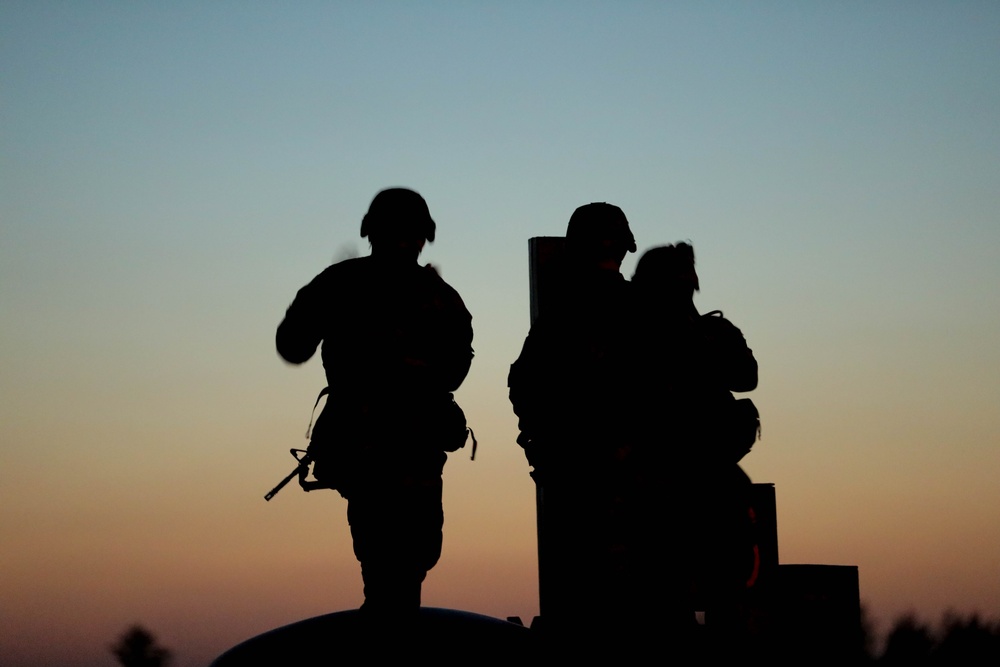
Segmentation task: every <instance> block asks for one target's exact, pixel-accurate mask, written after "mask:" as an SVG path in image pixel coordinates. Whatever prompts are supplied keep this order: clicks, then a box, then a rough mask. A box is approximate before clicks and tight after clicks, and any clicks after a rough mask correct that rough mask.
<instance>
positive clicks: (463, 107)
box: [0, 0, 1000, 667]
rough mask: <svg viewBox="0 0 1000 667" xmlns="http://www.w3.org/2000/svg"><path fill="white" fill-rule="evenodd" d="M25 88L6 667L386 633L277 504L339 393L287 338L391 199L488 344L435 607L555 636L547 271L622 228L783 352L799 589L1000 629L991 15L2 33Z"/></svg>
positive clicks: (315, 538)
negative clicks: (534, 332)
mask: <svg viewBox="0 0 1000 667" xmlns="http://www.w3.org/2000/svg"><path fill="white" fill-rule="evenodd" d="M0 63H2V67H0V119H2V121H0V322H2V329H0V662H2V663H3V664H4V665H10V666H11V667H20V666H25V667H34V666H35V665H50V664H61V665H67V666H74V665H88V666H89V665H111V664H114V659H113V656H112V655H111V653H110V652H109V650H108V646H109V645H110V644H112V643H113V642H114V641H115V639H116V637H118V636H119V635H120V634H121V633H122V632H124V631H125V629H127V627H128V626H129V625H131V624H133V623H140V624H142V625H144V626H145V627H147V628H148V629H149V630H150V631H152V632H153V634H155V635H156V636H157V637H158V638H159V640H160V642H161V643H162V644H164V645H165V646H167V647H168V648H170V649H172V650H173V651H174V653H175V655H176V659H175V662H174V664H175V665H177V666H178V667H187V666H189V665H200V664H205V663H207V662H209V661H210V660H211V659H212V658H213V657H214V656H216V655H218V654H219V653H220V652H222V651H223V650H225V649H226V648H228V647H230V646H232V645H233V644H235V643H237V642H239V641H242V640H243V639H246V638H248V637H250V636H253V635H255V634H258V633H260V632H263V631H265V630H268V629H270V628H274V627H277V626H280V625H284V624H287V623H290V622H293V621H296V620H300V619H303V618H307V617H310V616H315V615H318V614H323V613H328V612H331V611H337V610H340V609H347V608H352V607H356V606H358V605H359V604H360V603H361V601H362V593H361V579H360V572H359V567H358V565H357V563H356V561H355V559H354V557H353V553H352V551H351V546H350V535H349V532H348V527H347V522H346V518H345V513H346V502H345V501H344V500H343V499H342V498H340V497H339V496H338V495H337V494H336V493H334V492H327V493H319V492H317V493H311V494H304V493H302V492H301V491H299V490H298V489H297V488H295V487H294V486H293V487H288V488H287V489H286V490H285V491H283V492H282V493H281V494H279V495H278V496H277V497H276V498H275V499H274V500H272V501H271V502H270V503H265V502H264V500H263V494H264V493H265V492H266V491H267V490H268V489H270V488H271V487H272V486H273V485H274V484H275V483H276V482H277V481H278V480H279V479H280V478H281V477H282V476H284V475H285V474H286V473H287V472H289V471H290V470H291V468H292V467H293V464H294V461H292V459H291V457H290V456H288V454H287V450H288V449H289V448H291V447H302V446H304V445H305V444H306V441H305V439H304V437H303V436H304V432H305V429H306V426H307V424H308V421H309V410H310V408H311V406H312V404H313V400H314V398H315V395H316V393H317V392H318V391H319V389H321V388H322V386H323V384H324V379H323V371H322V367H321V364H320V362H319V360H318V359H315V360H313V361H312V362H310V363H309V364H307V365H305V366H303V367H291V366H288V365H286V364H284V363H283V362H282V361H281V360H280V359H279V358H278V356H277V354H276V353H275V350H274V343H273V336H274V330H275V327H276V326H277V324H278V322H279V321H280V320H281V318H282V316H283V314H284V309H285V308H286V307H287V306H288V304H289V303H290V301H291V299H292V297H293V296H294V294H295V292H296V290H297V289H298V288H299V287H301V286H302V285H303V284H305V283H306V282H308V281H309V280H310V279H311V278H312V277H313V276H314V275H315V274H317V273H319V272H320V271H321V270H322V269H323V268H325V267H326V266H327V265H328V264H330V263H331V262H333V261H337V260H339V259H343V258H345V257H349V256H355V255H359V254H360V255H363V254H366V253H367V252H368V248H367V243H366V242H365V241H364V240H363V239H361V238H360V237H359V235H358V230H359V226H360V221H361V217H362V216H363V214H364V212H365V211H366V209H367V206H368V204H369V202H370V201H371V198H372V197H373V196H374V195H375V193H376V192H378V191H379V190H381V189H383V188H385V187H389V186H397V185H400V186H407V187H411V188H413V189H416V190H417V191H419V192H420V193H421V194H423V195H424V197H425V198H426V200H427V202H428V204H429V206H430V210H431V213H432V215H433V216H434V218H435V220H436V221H437V224H438V234H437V239H436V241H435V243H434V244H433V245H429V246H428V247H427V248H426V249H425V251H424V253H423V255H422V260H423V261H427V262H430V263H432V264H434V265H435V266H436V267H438V269H439V270H440V272H441V274H442V276H443V277H444V278H445V279H446V280H447V281H448V282H449V283H450V284H451V285H452V286H454V287H455V288H456V289H457V290H458V291H459V292H460V293H461V294H462V296H463V298H464V299H465V301H466V304H467V306H468V308H469V310H470V311H471V312H472V314H473V318H474V320H473V324H474V328H475V341H474V347H475V349H476V358H475V360H474V362H473V367H472V371H471V372H470V374H469V377H468V379H467V380H466V382H465V384H464V385H463V387H462V388H461V389H460V390H459V392H458V393H457V399H458V401H459V402H460V403H461V405H462V406H463V407H464V409H465V411H466V414H467V415H468V418H469V421H470V425H471V426H473V428H474V429H475V432H476V435H477V437H478V439H479V453H478V455H477V457H476V460H475V461H470V460H469V458H468V455H467V452H466V451H462V452H458V453H456V454H454V455H452V456H451V458H450V460H449V462H448V464H447V466H446V468H445V476H444V481H445V484H444V488H445V491H444V502H445V517H446V519H445V545H444V553H443V556H442V558H441V561H440V563H439V564H438V566H437V567H436V568H435V569H434V570H432V571H431V573H430V574H429V576H428V579H427V581H426V582H425V585H424V595H423V601H424V604H425V605H428V606H439V607H451V608H457V609H465V610H469V611H474V612H479V613H483V614H489V615H493V616H498V617H506V616H509V615H517V616H521V617H522V618H523V619H525V620H526V621H527V620H529V619H530V618H531V617H532V616H533V615H534V614H537V612H538V602H537V573H536V552H535V524H534V489H533V486H532V482H531V480H530V478H529V477H528V466H527V463H526V462H525V461H524V458H523V455H522V453H521V451H520V449H519V448H518V447H517V445H516V444H515V442H514V438H515V436H516V421H515V418H514V416H513V414H512V412H511V410H510V405H509V402H508V400H507V393H506V374H507V370H508V368H509V365H510V363H511V362H512V361H513V360H514V359H515V358H516V357H517V355H518V352H519V350H520V346H521V344H522V342H523V340H524V336H525V335H526V333H527V330H528V274H527V259H528V256H527V245H528V244H527V241H528V239H529V238H530V237H532V236H557V235H561V234H563V233H564V231H565V225H566V222H567V220H568V219H569V216H570V214H571V213H572V211H573V210H574V209H575V208H576V207H577V206H579V205H581V204H584V203H588V202H591V201H607V202H611V203H614V204H617V205H618V206H620V207H622V209H623V210H624V211H625V213H626V215H627V216H628V218H629V220H630V222H631V226H632V230H633V232H634V234H635V237H636V239H637V242H638V245H639V247H640V251H641V249H643V248H647V247H650V246H654V245H658V244H663V243H670V242H675V241H678V240H689V241H690V242H691V243H692V244H693V245H694V247H695V252H696V254H697V261H698V272H699V275H700V278H701V286H702V289H701V293H700V294H699V295H698V297H697V300H696V301H697V305H698V306H699V308H701V309H702V310H703V311H707V310H713V309H722V310H723V311H724V312H725V313H726V316H727V317H728V318H729V319H731V320H732V321H733V322H734V323H736V324H737V325H738V326H739V327H740V328H741V329H742V330H743V332H744V334H745V335H746V338H747V341H748V343H749V344H750V346H751V347H752V348H753V350H754V353H755V355H756V357H757V359H758V362H759V364H760V386H759V388H758V389H757V390H756V391H755V392H753V393H752V394H751V395H750V396H751V397H752V398H753V399H754V401H755V403H756V404H757V406H758V408H759V409H760V411H761V418H762V423H763V439H762V441H761V442H760V443H758V445H757V446H756V447H755V449H754V451H753V452H752V453H751V454H750V455H749V456H748V457H747V458H746V459H744V462H743V465H744V468H745V470H746V471H747V473H748V474H749V475H750V476H751V477H752V478H753V479H754V481H757V482H772V483H774V484H775V488H776V490H777V511H778V517H777V518H778V531H779V549H780V557H781V561H782V562H784V563H821V564H844V565H857V566H858V567H859V573H860V581H861V596H862V600H863V602H864V604H865V605H866V607H867V609H868V611H869V612H870V614H871V615H872V617H873V618H874V619H875V620H876V621H877V622H878V623H879V626H878V627H879V628H880V629H882V630H883V631H884V630H885V629H887V627H888V626H889V625H890V624H891V621H892V620H893V619H894V618H895V617H896V616H898V615H899V614H901V613H904V612H907V611H914V612H916V613H917V614H918V615H920V616H922V617H923V618H925V619H927V620H936V619H937V618H939V617H940V615H941V614H942V613H943V612H944V611H945V610H947V609H954V610H956V611H959V612H962V613H969V612H973V611H978V612H979V613H981V614H983V615H985V616H987V617H989V618H997V617H998V616H1000V568H998V567H997V564H998V563H1000V509H998V508H1000V485H998V484H997V483H996V482H995V477H996V471H997V470H998V469H1000V448H998V446H997V445H998V439H1000V436H998V435H997V434H998V433H1000V417H998V414H1000V411H998V410H997V409H996V405H997V403H998V399H1000V379H998V378H1000V374H998V373H997V369H998V368H1000V351H998V345H997V341H998V340H1000V309H998V308H997V306H998V305H1000V304H998V298H997V296H998V289H997V286H998V284H1000V262H998V261H997V257H998V255H1000V219H998V216H1000V5H998V4H997V3H994V2H971V1H962V0H959V1H956V2H924V1H920V0H915V1H912V2H892V1H886V2H877V3H872V2H859V1H857V2H855V1H847V2H837V3H799V2H781V1H778V0H775V1H769V2H761V3H741V2H716V3H695V2H671V3H660V2H625V3H602V2H568V1H567V2H558V1H555V0H549V1H546V2H518V1H512V2H503V3H500V2H479V3H469V2H426V3H409V2H393V1H388V2H383V3H361V2H308V1H303V2H297V3H291V4H290V6H289V5H286V4H283V3H278V2H263V1H253V0H251V1H249V2H234V1H228V2H227V1H220V2H215V3H200V2H191V1H187V0H178V1H177V2H172V3H153V2H135V3H122V2H104V1H101V0H96V1H94V2H87V3H82V2H79V3H69V2H51V1H46V0H40V1H35V2H22V1H18V0H4V2H2V3H0ZM635 259H636V257H635V256H634V255H632V256H629V258H627V259H626V264H625V266H624V272H625V274H626V275H630V274H631V271H632V268H633V267H634V263H635Z"/></svg>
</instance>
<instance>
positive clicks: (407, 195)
mask: <svg viewBox="0 0 1000 667" xmlns="http://www.w3.org/2000/svg"><path fill="white" fill-rule="evenodd" d="M434 229H435V225H434V219H433V218H431V213H430V210H428V208H427V202H426V201H424V198H423V197H421V196H420V195H419V194H417V193H416V192H414V191H413V190H410V189H408V188H388V189H386V190H382V191H381V192H379V193H378V194H377V195H375V198H374V199H372V203H371V205H370V206H369V207H368V213H366V214H365V217H364V219H362V221H361V237H362V238H365V237H369V240H371V237H380V238H386V237H390V238H398V237H408V238H414V237H417V236H419V237H420V238H421V239H426V240H427V241H429V242H431V243H433V242H434Z"/></svg>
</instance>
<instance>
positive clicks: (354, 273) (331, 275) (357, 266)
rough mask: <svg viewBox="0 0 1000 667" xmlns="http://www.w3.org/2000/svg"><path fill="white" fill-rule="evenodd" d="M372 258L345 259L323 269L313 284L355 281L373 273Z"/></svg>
mask: <svg viewBox="0 0 1000 667" xmlns="http://www.w3.org/2000/svg"><path fill="white" fill-rule="evenodd" d="M370 259H371V258H370V257H353V258H351V259H345V260H342V261H339V262H336V263H335V264H331V265H330V266H328V267H326V268H325V269H323V271H322V272H321V273H320V274H319V275H318V276H316V278H315V279H314V281H313V282H320V283H330V282H338V281H346V280H355V279H357V278H360V277H362V276H364V275H367V274H368V273H370V272H371V270H372V266H371V261H370Z"/></svg>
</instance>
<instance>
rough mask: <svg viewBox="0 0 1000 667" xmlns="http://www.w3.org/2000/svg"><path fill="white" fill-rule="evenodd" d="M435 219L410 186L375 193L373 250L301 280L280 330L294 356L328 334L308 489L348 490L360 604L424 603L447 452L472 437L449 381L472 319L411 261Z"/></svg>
mask: <svg viewBox="0 0 1000 667" xmlns="http://www.w3.org/2000/svg"><path fill="white" fill-rule="evenodd" d="M435 227H436V226H435V223H434V220H433V219H432V218H431V216H430V212H429V211H428V208H427V204H426V203H425V202H424V200H423V198H422V197H421V196H420V195H419V194H417V193H416V192H414V191H412V190H407V189H404V188H390V189H388V190H383V191H382V192H380V193H378V195H376V197H375V198H374V199H373V200H372V203H371V206H370V207H369V210H368V213H367V214H366V215H365V217H364V220H363V221H362V223H361V236H362V237H368V239H369V241H370V242H371V247H372V254H371V256H369V257H361V258H355V259H348V260H345V261H342V262H338V263H337V264H334V265H333V266H330V267H329V268H327V269H326V270H325V271H323V272H322V273H320V274H319V275H318V276H316V278H315V279H313V280H312V282H310V283H309V284H308V285H306V286H305V287H303V288H302V289H301V290H299V293H298V294H297V295H296V297H295V300H294V301H293V302H292V305H291V306H290V307H289V308H288V312H287V313H286V314H285V319H284V321H282V323H281V325H280V326H279V327H278V332H277V337H276V343H277V348H278V353H279V354H280V355H281V356H282V357H283V358H284V359H285V360H286V361H288V362H289V363H293V364H301V363H304V362H306V361H307V360H309V359H310V358H311V357H312V356H313V354H314V353H315V351H316V349H317V347H318V346H319V345H320V344H321V343H322V357H323V367H324V369H325V370H326V377H327V383H328V386H327V388H326V389H325V390H324V392H323V394H326V395H327V402H326V405H325V407H324V409H323V411H322V413H321V414H320V416H319V418H318V419H317V420H316V425H315V428H313V430H312V440H311V442H310V444H309V449H308V456H309V458H310V459H311V461H313V462H314V465H313V469H312V474H313V476H314V477H315V478H316V482H315V483H312V484H304V488H306V489H307V490H308V489H310V488H317V487H326V488H333V489H336V490H338V491H339V492H340V493H341V495H343V496H344V497H345V498H347V501H348V505H347V518H348V521H349V522H350V525H351V535H352V537H353V539H354V553H355V555H356V556H357V559H358V561H360V563H361V574H362V578H363V579H364V592H365V602H364V605H363V606H362V609H364V610H365V612H366V613H369V614H375V615H380V616H386V617H395V616H399V615H403V616H405V615H410V614H415V613H416V611H417V609H418V608H419V607H420V590H421V584H422V582H423V580H424V578H425V576H426V575H427V571H428V570H430V569H431V568H432V567H434V565H435V564H436V563H437V561H438V558H439V557H440V555H441V543H442V526H443V523H444V513H443V509H442V504H441V489H442V481H441V473H442V470H443V468H444V464H445V460H446V459H447V454H446V452H449V451H454V450H456V449H458V448H459V447H461V446H463V445H464V444H465V439H466V424H465V415H464V414H463V413H462V410H461V409H460V408H459V407H458V405H457V404H456V403H455V401H454V399H453V397H452V393H451V392H453V391H455V390H456V389H457V388H458V387H459V385H460V384H461V383H462V381H463V380H464V379H465V376H466V374H467V373H468V371H469V365H470V363H471V361H472V323H471V322H472V317H471V316H470V315H469V311H468V310H466V308H465V304H464V303H463V302H462V299H461V298H460V297H459V295H458V293H457V292H456V291H455V290H454V289H452V288H451V287H450V286H449V285H448V284H447V283H445V282H444V280H442V279H441V278H440V276H438V274H437V273H436V272H435V271H434V269H433V268H432V267H430V266H421V265H420V264H418V263H417V258H418V256H419V255H420V252H421V250H422V249H423V247H424V243H425V242H428V241H430V242H433V240H434V237H435ZM323 394H321V396H322V395H323ZM303 481H304V476H303ZM269 495H271V494H269Z"/></svg>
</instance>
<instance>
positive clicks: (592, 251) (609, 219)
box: [566, 202, 636, 256]
mask: <svg viewBox="0 0 1000 667" xmlns="http://www.w3.org/2000/svg"><path fill="white" fill-rule="evenodd" d="M566 245H567V247H568V248H569V250H570V251H571V252H573V253H574V254H577V255H580V256H594V255H602V254H606V253H609V252H610V253H612V254H614V253H621V255H622V256H624V255H625V253H626V252H635V250H636V246H635V237H634V236H632V230H631V229H629V226H628V218H626V217H625V212H624V211H622V210H621V209H620V208H618V207H617V206H615V205H614V204H608V203H606V202H594V203H592V204H584V205H583V206H581V207H580V208H578V209H576V210H575V211H573V215H572V216H570V219H569V225H568V226H567V227H566Z"/></svg>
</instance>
